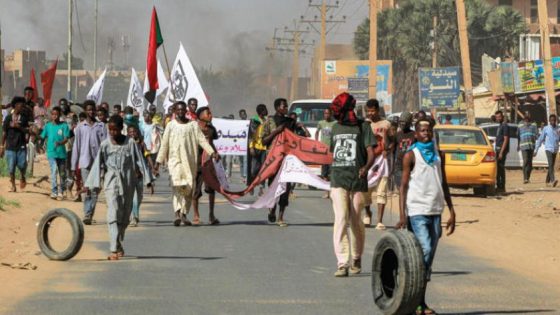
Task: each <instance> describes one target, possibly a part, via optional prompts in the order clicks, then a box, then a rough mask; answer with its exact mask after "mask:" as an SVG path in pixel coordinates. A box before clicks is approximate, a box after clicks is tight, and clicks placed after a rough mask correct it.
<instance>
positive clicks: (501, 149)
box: [494, 110, 510, 194]
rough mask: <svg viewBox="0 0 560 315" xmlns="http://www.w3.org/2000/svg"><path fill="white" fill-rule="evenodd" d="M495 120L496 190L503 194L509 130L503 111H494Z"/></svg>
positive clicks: (504, 190)
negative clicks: (496, 127)
mask: <svg viewBox="0 0 560 315" xmlns="http://www.w3.org/2000/svg"><path fill="white" fill-rule="evenodd" d="M495 116H496V122H497V123H498V124H499V126H498V132H497V134H496V142H495V143H494V145H495V150H496V158H497V161H498V163H497V164H498V172H497V174H496V187H497V189H496V192H497V193H498V194H505V192H506V159H507V154H508V152H509V137H510V130H509V126H508V124H507V122H506V121H505V120H504V113H503V112H502V111H501V110H499V111H497V112H496V113H495Z"/></svg>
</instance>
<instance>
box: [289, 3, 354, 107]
mask: <svg viewBox="0 0 560 315" xmlns="http://www.w3.org/2000/svg"><path fill="white" fill-rule="evenodd" d="M311 1H312V0H311ZM311 1H310V3H309V7H312V8H316V9H318V10H319V11H320V13H321V19H320V20H319V19H318V17H317V16H315V18H314V19H313V20H308V19H305V17H304V16H301V21H300V22H303V23H308V24H309V25H311V27H313V29H314V30H315V31H316V32H317V33H319V34H320V35H321V42H320V46H319V58H318V60H316V61H315V65H313V67H312V68H313V72H315V73H314V76H316V77H317V80H318V81H320V80H321V74H322V72H321V71H322V64H323V62H324V61H325V59H326V53H327V34H328V33H329V31H330V30H327V23H333V24H334V23H344V22H346V16H342V20H334V19H333V16H330V17H329V18H327V12H328V11H329V10H331V9H335V8H338V1H336V3H335V4H327V1H326V0H321V4H313V3H311ZM317 23H320V24H321V29H320V30H318V29H317V28H315V24H317ZM331 29H332V28H331ZM317 64H318V67H316V65H317ZM312 83H313V85H314V86H313V90H314V93H315V96H316V97H317V98H320V95H322V89H321V83H320V82H312Z"/></svg>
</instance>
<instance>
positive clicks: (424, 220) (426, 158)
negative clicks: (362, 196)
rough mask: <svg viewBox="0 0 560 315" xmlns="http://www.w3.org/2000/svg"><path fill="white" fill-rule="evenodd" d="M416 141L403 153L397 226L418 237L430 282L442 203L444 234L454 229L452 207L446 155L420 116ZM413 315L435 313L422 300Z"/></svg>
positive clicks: (416, 126)
mask: <svg viewBox="0 0 560 315" xmlns="http://www.w3.org/2000/svg"><path fill="white" fill-rule="evenodd" d="M415 132H416V140H417V142H416V143H415V144H413V145H412V146H411V148H410V151H408V152H407V153H406V154H405V156H404V161H403V176H402V184H401V193H400V202H399V206H400V207H399V209H400V220H399V222H398V223H397V225H396V228H397V229H401V228H405V227H406V226H407V217H408V227H409V229H410V230H411V231H412V233H414V235H415V236H416V239H418V242H419V243H420V246H421V247H422V252H423V255H424V257H423V258H424V265H425V267H426V281H430V275H431V269H432V263H433V261H434V256H435V254H436V248H437V245H438V242H439V238H440V237H441V234H442V229H441V214H442V212H443V208H444V202H446V203H447V206H448V207H449V212H450V217H449V220H448V221H447V227H446V230H447V235H448V236H449V235H451V234H452V233H453V231H455V210H454V208H453V203H452V202H451V194H450V193H449V187H448V186H447V180H446V179H445V165H444V161H445V157H444V156H443V155H440V154H439V153H438V152H437V151H436V147H435V145H434V142H433V127H432V125H431V123H430V121H428V120H426V119H420V120H418V121H417V122H416V125H415ZM416 314H435V312H434V311H433V310H431V309H430V308H429V307H428V305H427V304H426V297H425V296H424V298H423V299H422V301H421V303H420V305H419V306H418V308H417V309H416Z"/></svg>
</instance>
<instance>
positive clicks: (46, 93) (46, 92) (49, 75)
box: [41, 59, 58, 107]
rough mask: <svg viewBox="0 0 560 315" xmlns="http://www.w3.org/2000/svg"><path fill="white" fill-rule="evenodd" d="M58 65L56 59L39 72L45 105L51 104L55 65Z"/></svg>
mask: <svg viewBox="0 0 560 315" xmlns="http://www.w3.org/2000/svg"><path fill="white" fill-rule="evenodd" d="M57 65H58V59H56V61H55V62H54V63H53V64H52V65H51V66H50V67H49V68H48V69H47V70H45V72H42V73H41V86H42V87H43V98H44V99H45V107H49V106H50V105H51V95H52V88H53V84H54V78H55V76H56V67H57Z"/></svg>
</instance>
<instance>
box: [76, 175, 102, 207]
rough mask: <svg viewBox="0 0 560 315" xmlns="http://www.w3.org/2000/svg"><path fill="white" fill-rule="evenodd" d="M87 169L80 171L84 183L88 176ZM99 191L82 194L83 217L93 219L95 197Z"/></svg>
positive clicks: (94, 190)
mask: <svg viewBox="0 0 560 315" xmlns="http://www.w3.org/2000/svg"><path fill="white" fill-rule="evenodd" d="M89 171H90V169H89V168H82V169H80V173H81V175H82V180H83V181H84V183H85V182H86V181H87V178H88V175H89ZM98 194H99V191H98V190H97V189H90V190H88V192H87V193H84V194H82V200H83V201H84V216H86V217H87V216H90V217H93V215H94V213H95V205H97V195H98Z"/></svg>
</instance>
